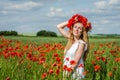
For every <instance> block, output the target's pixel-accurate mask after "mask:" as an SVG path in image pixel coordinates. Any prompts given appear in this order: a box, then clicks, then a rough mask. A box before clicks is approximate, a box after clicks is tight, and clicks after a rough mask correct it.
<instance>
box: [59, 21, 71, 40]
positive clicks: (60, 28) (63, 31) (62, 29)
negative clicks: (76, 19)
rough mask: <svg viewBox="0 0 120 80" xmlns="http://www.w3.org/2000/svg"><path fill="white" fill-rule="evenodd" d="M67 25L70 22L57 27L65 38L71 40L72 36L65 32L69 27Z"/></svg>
mask: <svg viewBox="0 0 120 80" xmlns="http://www.w3.org/2000/svg"><path fill="white" fill-rule="evenodd" d="M67 24H68V21H66V22H62V23H60V24H58V25H57V28H58V30H59V31H60V33H61V34H62V35H63V36H64V37H65V38H69V37H70V34H69V33H68V32H67V31H65V29H64V28H65V27H66V26H67Z"/></svg>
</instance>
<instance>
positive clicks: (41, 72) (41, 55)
mask: <svg viewBox="0 0 120 80" xmlns="http://www.w3.org/2000/svg"><path fill="white" fill-rule="evenodd" d="M66 42H67V40H66V39H65V38H62V37H15V36H6V37H0V80H62V71H63V67H62V63H63V62H62V60H63V50H64V47H65V44H66ZM85 74H86V77H85V78H84V80H120V77H119V75H120V38H90V51H89V54H88V57H87V60H86V62H85ZM66 80H70V79H67V78H66Z"/></svg>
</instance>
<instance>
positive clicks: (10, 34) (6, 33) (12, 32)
mask: <svg viewBox="0 0 120 80" xmlns="http://www.w3.org/2000/svg"><path fill="white" fill-rule="evenodd" d="M1 35H4V36H17V35H18V33H17V32H16V31H0V36H1Z"/></svg>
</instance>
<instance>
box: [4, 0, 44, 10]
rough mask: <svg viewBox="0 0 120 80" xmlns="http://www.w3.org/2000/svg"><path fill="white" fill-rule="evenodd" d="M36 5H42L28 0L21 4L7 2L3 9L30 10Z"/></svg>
mask: <svg viewBox="0 0 120 80" xmlns="http://www.w3.org/2000/svg"><path fill="white" fill-rule="evenodd" d="M38 6H42V4H41V3H36V2H33V1H30V2H26V3H21V4H17V3H16V4H15V3H14V4H13V3H9V4H7V5H6V6H5V7H4V9H5V10H30V9H32V8H34V7H38Z"/></svg>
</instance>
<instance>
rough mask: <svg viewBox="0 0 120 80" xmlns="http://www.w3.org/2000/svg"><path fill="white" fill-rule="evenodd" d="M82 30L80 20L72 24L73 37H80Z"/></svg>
mask: <svg viewBox="0 0 120 80" xmlns="http://www.w3.org/2000/svg"><path fill="white" fill-rule="evenodd" d="M82 32H83V24H81V23H80V22H78V23H75V24H74V26H73V35H74V36H75V37H80V35H81V34H82Z"/></svg>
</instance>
